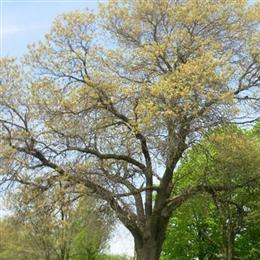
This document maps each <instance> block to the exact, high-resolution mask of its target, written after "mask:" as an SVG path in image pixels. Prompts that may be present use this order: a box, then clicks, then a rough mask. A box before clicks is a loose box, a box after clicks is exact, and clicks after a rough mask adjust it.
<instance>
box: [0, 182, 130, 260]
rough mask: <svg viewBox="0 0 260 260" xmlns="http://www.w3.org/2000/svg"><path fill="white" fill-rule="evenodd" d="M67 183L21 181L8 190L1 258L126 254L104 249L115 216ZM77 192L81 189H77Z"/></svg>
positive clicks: (83, 259)
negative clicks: (37, 184) (45, 185)
mask: <svg viewBox="0 0 260 260" xmlns="http://www.w3.org/2000/svg"><path fill="white" fill-rule="evenodd" d="M74 192H75V191H73V190H71V189H69V188H68V187H63V184H62V182H60V185H59V186H56V187H54V188H52V189H48V190H46V191H43V190H40V189H38V188H35V187H33V186H30V185H27V186H23V187H22V189H20V190H18V191H17V190H15V192H14V193H12V194H9V196H8V205H9V210H10V212H11V213H10V214H8V215H7V216H6V217H4V218H2V219H1V222H0V234H1V236H0V259H1V260H13V259H19V260H36V259H37V260H69V259H70V260H95V259H97V260H125V259H127V257H124V256H122V257H121V256H113V255H107V254H105V251H106V249H108V241H109V238H110V233H111V231H112V228H113V227H114V217H113V216H112V214H111V212H110V211H108V209H107V207H106V206H105V205H103V204H101V203H100V202H99V201H98V200H95V199H94V198H90V197H89V196H86V195H85V194H84V190H82V191H81V193H79V190H78V191H77V195H75V194H74ZM79 194H80V195H79Z"/></svg>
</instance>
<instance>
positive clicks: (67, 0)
mask: <svg viewBox="0 0 260 260" xmlns="http://www.w3.org/2000/svg"><path fill="white" fill-rule="evenodd" d="M0 1H2V3H1V9H2V10H1V14H2V15H1V28H2V30H1V31H2V37H1V43H2V44H1V45H2V50H1V56H6V55H8V56H21V55H22V54H24V53H25V52H26V46H27V45H28V44H29V43H31V42H34V41H38V40H40V39H42V38H43V36H44V34H45V33H46V32H48V30H49V28H50V26H51V23H52V21H53V19H54V18H55V17H56V16H57V15H59V14H61V13H64V12H68V11H71V10H77V9H84V8H89V9H91V10H94V11H95V10H97V6H98V1H96V0H85V1H82V0H0ZM99 2H100V1H99Z"/></svg>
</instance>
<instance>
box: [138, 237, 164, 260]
mask: <svg viewBox="0 0 260 260" xmlns="http://www.w3.org/2000/svg"><path fill="white" fill-rule="evenodd" d="M135 247H136V249H135V250H136V260H159V258H160V254H161V250H162V243H161V242H160V241H156V240H154V239H149V240H147V241H145V242H144V243H142V244H141V245H140V244H138V243H137V244H136V246H135Z"/></svg>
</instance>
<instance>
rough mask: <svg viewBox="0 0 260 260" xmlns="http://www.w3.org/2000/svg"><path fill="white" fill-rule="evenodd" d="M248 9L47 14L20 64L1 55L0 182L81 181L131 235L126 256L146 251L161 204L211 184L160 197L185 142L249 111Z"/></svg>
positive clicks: (141, 6) (162, 4)
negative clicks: (51, 18)
mask: <svg viewBox="0 0 260 260" xmlns="http://www.w3.org/2000/svg"><path fill="white" fill-rule="evenodd" d="M258 8H259V5H258V4H255V5H248V4H247V2H246V1H229V0H221V1H206V2H205V1H202V0H187V1H186V0H183V1H174V0H160V1H157V0H156V1H139V0H138V1H127V0H126V1H125V0H122V1H109V2H108V3H107V4H104V5H103V7H102V6H101V8H100V12H99V13H98V14H97V15H94V14H93V13H90V12H88V11H82V12H79V11H78V12H72V13H69V14H65V15H62V16H60V17H58V18H57V19H56V20H55V22H54V24H53V27H52V29H51V31H50V33H48V34H47V35H46V37H45V39H44V40H43V41H42V42H40V43H38V44H33V45H31V47H30V49H29V54H28V55H27V56H26V57H25V59H24V60H23V62H22V64H20V65H19V64H18V65H17V64H15V63H14V61H13V60H12V59H10V58H4V59H2V60H1V90H0V93H1V97H0V104H1V105H0V113H1V115H0V118H1V119H0V122H1V141H2V148H1V155H0V157H1V168H2V174H3V176H4V177H3V181H18V182H20V183H21V184H28V185H34V186H35V185H36V186H38V188H40V189H48V188H50V187H51V186H52V185H55V183H57V182H59V179H60V178H62V179H63V181H64V182H66V183H67V184H66V185H69V186H71V185H76V184H79V183H80V184H82V185H84V186H86V187H87V188H88V189H89V190H91V191H92V193H93V194H95V196H98V197H99V198H100V199H103V200H105V201H106V202H107V204H109V205H110V206H111V208H112V209H113V210H114V211H115V213H116V215H117V217H118V218H119V219H120V220H121V222H122V223H123V224H124V225H125V226H126V227H127V228H128V229H129V231H130V232H131V233H132V235H133V237H134V240H135V250H136V252H137V258H138V259H142V260H148V259H149V260H157V259H158V258H159V256H160V252H161V248H162V243H163V241H164V238H165V233H166V228H167V225H168V222H169V219H170V216H171V214H172V212H173V211H174V210H175V209H177V208H178V207H179V206H180V205H181V204H182V203H183V202H185V201H186V200H187V199H188V198H190V197H191V196H193V195H194V194H195V193H197V192H201V191H211V190H212V187H209V186H208V185H207V184H206V183H205V184H203V185H200V186H195V187H189V188H188V189H187V190H184V191H182V193H180V194H177V195H176V196H174V197H172V194H174V192H173V190H174V187H175V181H176V180H175V177H174V175H175V174H174V172H175V171H176V168H177V166H178V165H179V161H180V159H181V158H182V156H183V155H184V154H185V151H186V150H187V149H188V148H189V147H191V146H192V145H193V144H194V142H196V141H197V140H198V139H199V138H200V136H202V135H203V134H204V133H205V132H207V130H208V129H211V128H213V127H215V126H217V125H218V124H220V123H223V122H231V121H233V120H235V119H236V120H237V121H239V122H244V121H246V120H251V121H252V120H254V119H256V118H257V117H258V115H259V92H258V90H259V83H260V79H259V12H258ZM25 63H26V64H28V65H29V67H26V66H25ZM27 75H29V76H28V77H27ZM36 176H37V180H39V179H40V180H41V181H39V182H35V177H36ZM248 177H249V178H251V176H248ZM247 183H248V180H247ZM223 188H224V187H222V186H218V187H215V188H214V190H215V191H221V190H222V189H223ZM232 188H233V187H232Z"/></svg>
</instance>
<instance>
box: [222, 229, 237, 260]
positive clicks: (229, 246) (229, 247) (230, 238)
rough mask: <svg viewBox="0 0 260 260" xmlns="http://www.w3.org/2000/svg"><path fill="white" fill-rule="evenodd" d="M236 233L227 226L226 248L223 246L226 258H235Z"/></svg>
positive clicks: (227, 259)
mask: <svg viewBox="0 0 260 260" xmlns="http://www.w3.org/2000/svg"><path fill="white" fill-rule="evenodd" d="M234 237H235V236H234V234H233V230H229V228H227V230H226V234H225V239H224V241H225V242H224V248H223V251H224V252H223V253H224V254H223V255H224V257H223V258H224V260H233V259H234Z"/></svg>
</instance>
